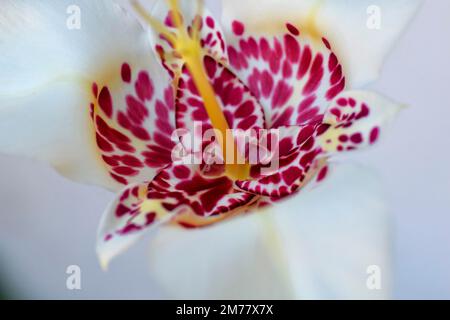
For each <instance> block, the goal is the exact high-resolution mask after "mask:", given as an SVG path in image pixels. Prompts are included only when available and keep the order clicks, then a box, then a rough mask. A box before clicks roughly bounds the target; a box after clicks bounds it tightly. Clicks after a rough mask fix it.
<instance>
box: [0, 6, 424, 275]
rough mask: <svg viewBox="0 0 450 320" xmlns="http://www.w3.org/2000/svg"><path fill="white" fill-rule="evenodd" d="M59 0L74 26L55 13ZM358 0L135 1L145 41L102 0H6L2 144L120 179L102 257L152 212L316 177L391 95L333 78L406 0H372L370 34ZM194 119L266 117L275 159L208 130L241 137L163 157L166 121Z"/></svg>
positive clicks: (266, 193)
mask: <svg viewBox="0 0 450 320" xmlns="http://www.w3.org/2000/svg"><path fill="white" fill-rule="evenodd" d="M73 2H77V3H78V4H79V6H80V8H81V12H82V24H81V29H80V30H67V29H65V28H64V26H63V21H62V20H63V19H61V16H63V15H64V14H65V13H66V10H65V9H66V8H67V7H68V5H69V4H72V3H73ZM198 3H200V2H198ZM368 3H369V2H367V1H359V2H358V4H356V3H349V2H348V1H347V2H346V1H334V2H330V1H328V2H327V1H289V2H287V1H286V2H284V1H283V3H282V4H280V2H277V5H273V4H272V3H269V2H268V1H262V2H261V1H259V2H257V3H256V2H255V1H246V2H245V3H241V2H239V3H236V1H234V0H233V1H230V0H227V1H224V2H223V3H222V6H223V14H222V18H221V20H220V21H219V20H217V19H215V18H214V17H213V15H212V14H211V13H210V12H209V11H208V10H206V9H204V8H202V7H201V6H199V7H198V8H197V7H196V6H195V5H193V3H192V2H190V1H182V2H181V3H178V1H175V0H170V1H159V2H158V3H157V5H156V6H155V8H154V10H153V11H152V13H151V14H149V12H148V11H146V10H145V9H144V8H143V7H142V6H141V5H140V4H138V3H137V2H134V3H133V5H132V7H133V8H134V9H135V10H136V11H137V13H138V15H139V16H140V17H141V18H142V19H143V20H144V21H145V22H146V23H148V24H149V25H150V26H151V28H150V30H151V31H152V32H151V33H152V37H151V40H150V41H149V39H148V34H147V30H145V29H144V28H142V27H141V25H140V24H139V23H138V21H137V20H136V18H135V17H134V16H132V15H130V14H129V13H128V12H126V11H125V10H123V9H121V8H120V7H119V6H117V5H115V4H113V3H112V2H110V1H103V0H101V1H96V2H95V3H92V2H91V1H55V0H48V1H46V3H38V4H36V3H35V2H32V1H10V0H8V1H5V2H4V4H2V12H1V13H0V18H1V24H0V26H1V28H0V40H1V46H2V48H1V49H2V53H1V56H0V65H1V66H2V74H1V75H0V82H1V84H2V89H1V90H2V91H1V95H0V97H1V99H0V101H1V106H2V107H1V109H0V112H1V113H0V132H1V133H2V137H3V138H2V139H1V140H0V150H2V151H4V152H6V153H14V154H26V155H31V156H34V157H36V158H38V159H40V160H44V161H48V162H50V163H51V164H52V165H53V166H54V167H55V168H56V169H57V170H58V171H60V172H61V173H63V174H65V175H66V176H68V177H70V178H72V179H75V180H77V181H81V182H87V183H95V184H99V185H102V186H105V187H108V188H110V189H113V190H119V189H123V188H124V187H125V189H124V190H122V191H121V192H120V194H119V196H118V197H117V199H116V200H115V201H114V202H113V203H112V204H111V205H110V206H109V208H108V209H107V210H106V213H105V215H104V217H103V220H102V223H101V227H100V231H99V239H98V253H99V256H100V259H101V262H102V264H103V265H104V266H106V265H107V263H108V262H109V261H110V259H111V258H113V257H114V256H115V255H117V254H118V253H120V252H121V251H123V250H124V249H126V248H127V247H128V246H129V245H130V244H132V243H133V242H134V241H135V240H136V239H138V238H139V237H140V236H141V235H142V234H143V233H144V232H146V231H148V230H149V229H151V228H155V227H157V226H160V225H162V224H178V225H181V226H184V227H201V226H206V225H211V224H214V223H216V222H219V221H222V220H225V219H228V218H232V217H235V216H236V215H238V214H245V213H248V212H252V211H256V210H257V209H258V208H259V207H261V206H267V205H270V204H273V203H275V202H278V201H280V200H282V199H284V198H287V201H292V200H293V199H294V198H295V197H297V195H296V193H297V192H298V191H299V190H301V189H304V188H310V187H312V186H314V181H321V180H323V179H324V178H325V176H326V173H327V170H328V165H329V161H328V160H329V158H330V157H332V156H333V155H335V154H337V153H340V152H343V151H351V150H354V149H360V148H362V147H365V146H369V145H372V144H373V143H375V142H376V141H377V140H378V138H379V137H380V134H382V133H383V132H384V128H385V126H386V125H387V124H388V123H389V121H390V120H391V119H392V118H393V116H394V115H395V113H396V111H397V110H398V105H397V104H395V103H392V102H390V101H388V100H387V99H385V98H383V97H381V96H379V95H377V94H374V93H369V92H365V91H349V90H347V88H354V87H359V86H360V85H362V84H364V83H366V82H367V81H371V80H373V79H374V78H375V77H376V75H377V72H378V69H379V66H380V65H381V62H382V58H383V56H384V54H385V52H386V51H387V49H388V48H389V47H390V46H391V45H392V43H393V42H394V41H395V39H396V37H397V36H398V35H399V33H400V31H401V30H402V28H403V26H404V25H405V24H406V22H407V21H408V20H409V19H410V17H411V16H412V14H413V12H414V11H415V8H416V7H417V3H418V2H417V1H396V2H395V3H391V2H387V1H383V2H382V4H383V6H382V7H383V8H389V9H390V11H388V12H386V11H384V12H385V13H384V15H385V17H384V18H383V21H384V25H383V28H385V30H386V31H383V32H381V31H380V32H379V33H378V34H374V33H376V32H378V31H373V30H369V29H368V30H365V29H367V28H366V26H365V24H362V25H360V26H359V27H358V26H355V25H354V23H361V19H359V18H357V16H356V17H355V15H357V14H358V13H357V12H358V11H357V9H358V10H360V11H359V14H362V15H363V16H364V17H365V10H362V11H361V9H364V8H367V6H368ZM267 17H271V18H270V19H269V18H267ZM355 21H356V22H355ZM64 22H65V21H64ZM19 35H20V36H19ZM112 35H113V36H112ZM364 37H367V38H364ZM367 39H371V44H370V45H368V44H367ZM33 111H35V112H34V113H33ZM31 114H32V117H31V116H30V115H31ZM193 120H195V121H199V122H201V124H202V128H204V129H208V128H213V129H215V130H216V132H219V133H222V135H223V136H226V135H225V131H226V130H227V129H243V130H248V129H277V130H278V131H277V132H278V133H277V142H278V143H277V147H278V149H277V150H278V152H279V160H280V167H279V170H277V171H271V172H270V173H269V174H267V173H263V171H262V170H261V169H262V166H261V165H250V164H249V163H248V158H246V157H245V152H243V150H242V148H240V147H239V145H238V143H236V142H235V141H234V140H233V139H232V140H227V139H224V140H223V141H222V142H218V141H215V142H214V143H213V146H215V147H218V148H219V149H220V151H222V155H223V156H224V157H226V155H227V154H230V153H232V152H235V154H236V156H237V157H239V156H242V154H243V153H244V158H245V160H246V161H245V164H241V165H240V164H234V163H232V164H228V163H227V164H225V165H223V166H217V167H216V166H212V167H211V166H208V165H205V164H204V163H202V164H185V163H183V162H180V161H177V160H175V161H174V159H173V158H172V151H173V149H174V148H175V147H176V146H177V144H176V141H174V140H173V139H171V138H172V133H173V131H174V130H175V129H177V128H178V129H180V128H181V129H185V130H187V131H189V132H191V133H194V134H197V128H196V127H195V126H194V121H193ZM36 130H38V132H36ZM11 132H13V138H10V135H7V133H11ZM257 143H258V144H260V142H257ZM204 144H205V141H204V139H203V137H200V145H201V146H203V145H204ZM182 145H183V148H185V149H189V147H192V149H193V150H197V148H198V147H199V145H194V146H187V145H186V144H185V143H183V144H182ZM216 169H217V170H216ZM286 203H288V202H286Z"/></svg>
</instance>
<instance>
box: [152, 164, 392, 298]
mask: <svg viewBox="0 0 450 320" xmlns="http://www.w3.org/2000/svg"><path fill="white" fill-rule="evenodd" d="M338 169H339V170H336V171H332V172H331V174H330V175H329V177H328V179H327V180H326V181H325V182H324V183H323V184H321V185H320V186H318V187H317V188H315V189H314V190H312V191H311V192H308V193H303V194H300V195H298V196H296V197H292V198H291V199H289V200H287V201H282V202H280V203H279V204H277V205H276V206H275V207H273V208H271V209H269V211H268V212H265V213H260V214H253V215H249V216H245V217H241V218H238V219H233V220H231V221H229V222H226V223H222V224H220V225H214V226H212V227H210V228H206V229H202V230H197V231H195V232H192V231H186V230H177V229H172V228H168V229H165V230H164V231H162V232H161V233H159V234H158V235H157V236H156V239H154V240H152V246H151V250H150V270H151V272H152V274H153V276H154V278H155V279H156V280H157V281H159V283H160V284H161V285H162V287H163V288H164V289H165V290H166V292H167V294H168V295H169V297H172V298H191V299H192V298H199V299H219V298H225V299H226V298H228V299H230V298H233V299H238V298H251V299H269V298H304V299H313V298H331V299H333V298H342V299H347V298H361V299H364V298H387V297H388V296H389V289H390V287H389V284H390V283H389V280H390V279H389V276H390V269H389V249H390V248H389V242H388V231H389V219H388V215H387V210H386V206H385V204H384V200H383V196H382V191H381V190H380V185H379V182H378V180H377V179H376V178H375V177H374V175H373V174H371V173H368V172H367V171H366V170H364V169H361V168H355V167H352V166H341V167H339V168H338ZM373 265H376V266H378V267H379V268H380V270H381V271H382V273H381V276H382V278H381V283H382V287H381V290H378V291H377V290H369V289H368V287H367V286H366V282H367V279H368V277H369V275H368V274H367V269H368V267H369V266H373Z"/></svg>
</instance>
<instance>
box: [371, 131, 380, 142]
mask: <svg viewBox="0 0 450 320" xmlns="http://www.w3.org/2000/svg"><path fill="white" fill-rule="evenodd" d="M379 136H380V128H378V127H375V128H373V129H372V131H371V132H370V144H374V143H375V142H377V140H378V138H379Z"/></svg>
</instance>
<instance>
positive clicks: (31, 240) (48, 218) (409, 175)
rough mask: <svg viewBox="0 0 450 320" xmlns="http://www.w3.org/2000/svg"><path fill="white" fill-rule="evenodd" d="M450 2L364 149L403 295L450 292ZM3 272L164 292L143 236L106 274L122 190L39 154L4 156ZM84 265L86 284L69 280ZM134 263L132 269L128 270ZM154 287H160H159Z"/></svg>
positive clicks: (112, 289) (421, 18)
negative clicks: (393, 107) (112, 209)
mask: <svg viewBox="0 0 450 320" xmlns="http://www.w3.org/2000/svg"><path fill="white" fill-rule="evenodd" d="M449 31H450V2H449V1H447V0H428V1H426V2H425V4H424V6H423V7H422V9H421V11H420V13H419V15H418V16H417V18H416V19H415V21H414V22H413V24H412V25H411V27H410V28H409V30H408V33H407V34H406V35H405V37H404V38H403V39H402V40H401V41H400V42H399V43H398V45H397V47H396V50H395V51H394V52H393V53H392V55H391V56H390V58H389V60H388V62H387V64H386V66H385V68H384V71H383V74H382V77H381V79H380V81H378V82H377V83H376V84H374V85H373V86H372V88H373V89H375V90H377V91H380V92H383V93H384V94H386V95H387V96H391V97H395V98H396V100H398V101H402V102H406V103H408V104H409V105H411V108H410V109H407V110H405V111H404V112H403V113H402V114H401V116H400V118H399V120H398V121H397V123H396V124H395V125H394V126H393V129H392V131H391V132H390V137H389V139H386V140H385V141H384V142H383V144H382V145H380V146H378V147H377V148H375V149H374V150H371V151H369V152H366V153H364V154H361V155H359V156H357V157H356V158H357V159H358V160H360V161H363V162H364V163H366V164H368V165H369V166H372V167H375V168H376V169H377V170H378V172H379V173H380V175H381V176H382V178H383V181H384V183H385V187H386V192H387V194H388V195H389V198H390V199H389V200H390V203H391V208H392V213H393V217H394V220H395V226H394V233H393V234H394V238H393V244H394V250H395V251H394V271H395V274H394V290H395V291H394V294H395V297H396V298H447V299H450V167H449V166H450V151H449V148H450V143H449V139H450V105H449V101H450V98H449V94H450V44H449V40H448V32H449ZM0 177H1V178H0V179H1V180H0V274H1V276H2V278H3V280H4V279H5V278H8V279H9V282H8V283H7V285H8V286H9V288H10V289H11V290H10V291H9V294H10V295H12V296H13V297H26V298H81V297H83V298H158V297H163V295H162V293H161V292H160V290H159V289H158V288H157V287H156V286H154V285H153V284H152V283H151V280H149V279H148V278H147V277H145V276H143V278H139V277H137V276H136V275H145V274H146V273H147V265H146V263H145V261H144V259H142V255H145V254H146V251H145V250H146V246H147V244H146V243H145V242H144V243H141V244H139V245H138V246H136V247H134V248H133V249H132V250H131V251H130V252H129V253H128V254H127V255H125V256H123V257H122V258H121V259H119V260H117V261H116V262H115V264H114V268H112V270H111V271H109V272H108V273H103V272H102V271H101V270H100V268H99V267H98V264H97V262H96V256H95V250H94V243H95V233H96V228H97V223H98V221H99V218H100V215H101V212H102V211H103V209H104V207H105V204H107V203H108V202H109V201H110V200H111V199H112V197H113V195H112V194H110V193H108V192H106V191H103V190H100V189H98V188H93V187H88V186H81V185H77V184H74V183H72V182H70V181H67V180H65V179H63V178H61V177H59V176H58V175H57V174H56V173H55V172H53V171H52V170H51V169H49V168H47V167H46V166H44V165H42V164H37V163H33V162H32V161H29V160H25V159H19V158H12V157H0ZM70 264H78V265H80V266H81V268H82V270H83V271H82V272H83V273H82V276H83V290H82V291H80V292H77V291H68V290H66V288H65V279H66V274H65V268H66V267H67V266H68V265H70ZM124 270H126V273H124ZM149 288H150V290H149Z"/></svg>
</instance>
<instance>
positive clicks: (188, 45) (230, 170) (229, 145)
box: [133, 0, 250, 180]
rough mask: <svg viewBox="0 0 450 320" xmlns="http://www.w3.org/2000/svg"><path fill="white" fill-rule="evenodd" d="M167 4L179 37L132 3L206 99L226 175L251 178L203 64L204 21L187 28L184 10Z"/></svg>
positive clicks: (172, 1) (175, 3) (171, 1)
mask: <svg viewBox="0 0 450 320" xmlns="http://www.w3.org/2000/svg"><path fill="white" fill-rule="evenodd" d="M200 2H201V1H199V3H200ZM167 3H168V5H169V8H170V12H171V18H172V22H173V24H174V26H175V27H176V29H177V31H178V34H174V33H172V32H171V31H170V30H169V29H168V28H166V27H165V26H164V25H162V24H161V23H160V22H158V21H156V20H155V19H154V18H153V17H151V16H149V15H148V14H147V13H146V11H145V9H144V8H142V6H140V5H139V3H137V2H133V6H134V8H135V9H136V11H137V12H138V13H139V14H140V15H141V16H142V17H143V18H144V19H145V20H146V21H147V22H148V23H149V24H150V25H151V26H152V27H153V28H154V29H156V31H157V32H159V33H160V34H161V35H163V36H164V37H165V38H166V39H167V41H169V42H170V43H171V45H172V46H173V48H174V50H175V51H176V53H177V54H179V55H180V56H181V58H182V59H183V61H184V63H185V65H186V67H187V68H188V70H189V72H190V74H191V76H192V79H193V81H194V84H195V86H196V88H197V90H198V92H199V94H200V96H201V97H202V99H203V102H204V105H205V109H206V112H207V114H208V117H209V119H210V121H211V124H212V126H213V128H214V129H215V130H216V132H217V134H220V135H221V137H217V139H216V141H218V143H220V144H221V150H222V156H223V159H225V161H226V169H225V174H226V175H227V176H228V177H229V178H230V179H232V180H246V179H248V178H249V176H250V165H249V164H248V163H247V162H246V161H245V159H244V158H243V156H242V155H241V154H240V152H239V150H238V147H237V144H236V142H235V139H234V137H233V136H232V135H229V134H227V131H228V130H229V129H230V128H229V125H228V122H227V119H226V117H225V115H224V113H223V111H222V108H221V106H220V103H219V102H218V100H217V96H216V93H215V91H214V89H213V87H212V85H211V83H210V81H209V80H208V77H207V74H206V70H205V67H204V65H203V57H204V56H203V49H202V47H201V44H200V43H201V42H200V41H201V39H200V29H201V20H200V19H199V18H197V19H195V21H194V22H193V26H192V28H188V27H187V26H185V25H184V24H183V21H182V20H183V19H182V18H181V16H180V12H181V10H180V7H179V3H178V0H167ZM201 10H202V8H201V6H200V5H199V10H198V11H199V14H198V15H197V17H201ZM188 30H189V31H188Z"/></svg>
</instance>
